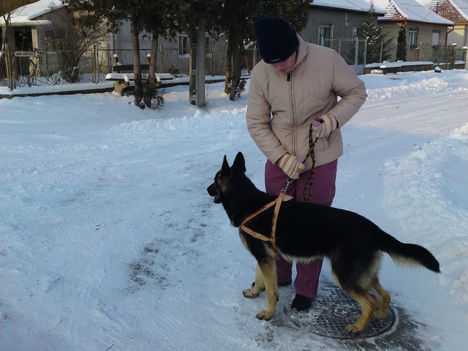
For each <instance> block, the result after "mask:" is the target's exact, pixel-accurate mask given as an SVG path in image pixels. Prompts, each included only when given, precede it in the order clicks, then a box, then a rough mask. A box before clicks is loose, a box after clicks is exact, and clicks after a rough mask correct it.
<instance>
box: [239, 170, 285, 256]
mask: <svg viewBox="0 0 468 351" xmlns="http://www.w3.org/2000/svg"><path fill="white" fill-rule="evenodd" d="M291 182H292V180H291V181H290V179H288V182H287V183H286V187H285V188H286V189H287V187H288V186H289V184H291ZM285 197H286V200H285ZM290 199H292V196H290V195H286V191H284V190H281V192H280V194H279V196H278V197H277V198H276V199H275V200H273V201H271V202H269V203H267V204H266V205H265V206H263V207H262V208H261V209H259V210H258V211H257V212H255V213H252V214H251V215H250V216H248V217H247V218H246V219H244V220H243V221H242V223H241V225H240V229H242V230H243V231H244V232H246V233H247V234H249V235H251V236H253V237H254V238H256V239H259V240H262V241H266V242H269V243H271V247H272V248H273V250H274V251H276V223H277V221H278V215H279V211H280V208H281V204H282V203H283V201H288V200H290ZM272 206H275V209H274V210H273V219H272V224H271V235H270V237H268V236H266V235H263V234H261V233H258V232H256V231H254V230H252V229H250V228H249V227H247V224H248V223H249V222H250V221H251V220H252V219H253V218H255V217H257V216H258V215H259V214H260V213H262V212H265V211H266V210H268V209H269V208H270V207H272Z"/></svg>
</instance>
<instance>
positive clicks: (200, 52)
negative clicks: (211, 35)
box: [196, 20, 206, 107]
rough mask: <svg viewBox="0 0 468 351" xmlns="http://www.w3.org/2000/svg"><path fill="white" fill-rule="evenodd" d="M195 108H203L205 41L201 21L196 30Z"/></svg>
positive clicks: (203, 25) (203, 24)
mask: <svg viewBox="0 0 468 351" xmlns="http://www.w3.org/2000/svg"><path fill="white" fill-rule="evenodd" d="M196 35H197V50H196V51H197V52H196V56H197V57H196V60H197V75H196V80H197V106H198V107H203V106H205V75H206V74H205V71H206V70H205V61H206V40H205V38H206V37H205V35H206V33H205V22H204V21H203V20H202V21H200V24H199V26H198V29H197V34H196Z"/></svg>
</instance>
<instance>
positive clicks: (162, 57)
mask: <svg viewBox="0 0 468 351" xmlns="http://www.w3.org/2000/svg"><path fill="white" fill-rule="evenodd" d="M6 55H7V52H6V51H0V86H8V77H11V78H12V79H13V80H14V82H15V87H16V88H20V87H26V86H34V85H57V84H68V83H77V82H92V83H99V82H102V81H104V80H105V76H106V74H107V73H111V72H113V67H114V66H115V65H132V64H133V50H132V49H124V50H109V49H98V48H93V49H91V50H88V51H86V52H85V53H84V55H82V56H81V57H79V58H75V57H74V56H76V55H75V53H74V52H72V51H64V50H62V51H48V50H34V51H30V52H24V51H15V52H13V53H12V55H11V57H12V63H11V65H10V66H11V69H8V67H9V66H8V65H7V60H6ZM149 55H150V50H140V62H141V63H142V64H147V63H149V59H150V56H149ZM250 56H251V55H250ZM189 64H190V55H179V51H178V49H162V48H161V49H160V50H158V57H157V59H156V70H157V72H164V73H172V74H177V75H179V74H180V75H184V74H189ZM250 66H251V64H250ZM205 69H206V74H207V75H210V76H213V75H222V74H224V72H225V69H226V54H225V52H220V51H209V52H208V53H207V55H206V62H205ZM9 71H10V72H9Z"/></svg>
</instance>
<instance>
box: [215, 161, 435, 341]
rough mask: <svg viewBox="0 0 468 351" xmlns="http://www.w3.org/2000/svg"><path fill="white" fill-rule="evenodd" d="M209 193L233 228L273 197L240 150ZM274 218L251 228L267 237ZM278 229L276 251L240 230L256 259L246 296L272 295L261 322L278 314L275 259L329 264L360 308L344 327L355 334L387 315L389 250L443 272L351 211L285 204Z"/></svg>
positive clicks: (418, 250)
mask: <svg viewBox="0 0 468 351" xmlns="http://www.w3.org/2000/svg"><path fill="white" fill-rule="evenodd" d="M207 190H208V193H209V194H210V195H211V196H213V197H214V202H215V203H222V204H223V207H224V209H225V211H226V213H227V215H228V217H229V219H230V220H231V223H232V225H234V226H235V227H239V226H240V225H241V223H242V222H243V221H244V219H245V218H246V217H248V216H249V215H250V214H252V213H255V212H256V211H257V210H258V209H260V208H262V207H263V206H264V205H266V204H267V203H269V202H271V201H273V200H274V199H275V197H274V196H270V195H267V194H266V193H264V192H263V191H260V190H259V189H257V188H256V187H255V185H254V184H253V183H252V182H251V181H250V179H249V178H247V176H246V175H245V161H244V156H243V155H242V153H240V152H239V153H238V154H237V156H236V158H235V160H234V163H233V164H232V166H231V167H230V166H229V164H228V162H227V159H226V156H224V160H223V164H222V167H221V170H219V171H218V172H217V173H216V175H215V177H214V182H213V184H211V185H210V186H209V187H208V189H207ZM272 216H273V208H270V209H268V210H266V211H264V212H262V213H261V214H259V215H258V216H256V217H255V218H253V219H252V220H251V221H250V222H249V224H248V226H249V227H250V229H252V230H254V231H256V232H258V233H261V234H263V235H265V236H268V237H269V236H270V235H271V230H272ZM276 228H277V230H276V250H273V248H272V245H271V243H270V242H266V241H262V240H260V239H257V238H255V237H253V236H251V235H249V234H247V233H246V232H244V231H243V230H242V229H239V234H240V237H241V240H242V242H243V244H244V245H245V247H246V248H247V249H248V250H249V251H250V252H251V253H252V255H253V256H254V257H255V259H256V260H257V270H256V274H255V283H254V284H253V286H252V288H250V289H246V290H244V291H243V294H244V296H245V297H256V296H258V295H259V293H260V292H261V291H263V290H266V293H267V297H268V305H267V308H266V309H265V310H263V311H261V312H259V313H258V314H257V318H258V319H264V320H269V319H271V318H272V317H273V316H274V314H275V309H276V303H277V300H278V288H277V282H276V261H275V257H276V256H277V255H281V256H282V257H283V258H285V259H286V260H289V261H300V262H309V261H311V260H314V259H315V258H317V257H327V258H328V259H329V260H330V262H331V268H332V273H333V277H334V279H335V280H336V282H337V283H338V285H339V286H340V288H341V289H343V290H344V291H345V292H346V293H347V294H348V295H349V296H350V297H351V298H353V299H354V300H355V301H356V302H357V303H358V304H359V306H360V308H361V315H360V317H359V318H358V319H357V320H356V322H355V323H354V324H351V325H349V326H347V327H346V328H345V331H346V332H347V333H352V334H354V333H359V332H361V331H362V330H363V329H364V328H365V327H366V325H367V323H368V322H369V319H370V318H371V317H372V316H373V317H376V318H379V319H384V318H385V317H386V316H387V313H388V309H389V304H390V295H389V294H388V293H387V292H386V291H385V290H384V289H383V288H382V286H381V285H380V283H379V279H378V272H379V268H380V261H381V257H382V252H387V253H388V254H389V255H390V256H391V257H392V258H393V259H394V260H396V261H399V262H401V263H407V264H414V265H422V266H424V267H426V268H428V269H430V270H431V271H434V272H440V270H439V262H438V261H437V260H436V259H435V257H434V256H433V255H432V254H431V253H430V252H429V251H428V250H427V249H425V248H424V247H422V246H419V245H415V244H404V243H402V242H400V241H398V240H397V239H395V238H394V237H392V236H391V235H389V234H387V233H385V232H384V231H382V230H381V229H380V228H379V227H378V226H377V225H375V224H374V223H372V222H371V221H370V220H368V219H366V218H364V217H363V216H360V215H358V214H356V213H353V212H350V211H346V210H342V209H337V208H333V207H328V206H323V205H317V204H311V203H300V202H296V201H294V200H292V201H285V202H283V204H282V206H281V209H280V211H279V215H278V219H277V227H276ZM369 292H371V293H372V295H369Z"/></svg>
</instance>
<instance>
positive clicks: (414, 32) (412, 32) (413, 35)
mask: <svg viewBox="0 0 468 351" xmlns="http://www.w3.org/2000/svg"><path fill="white" fill-rule="evenodd" d="M418 33H419V28H410V29H409V45H410V48H415V47H417V46H418Z"/></svg>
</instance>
